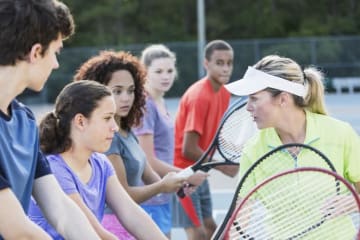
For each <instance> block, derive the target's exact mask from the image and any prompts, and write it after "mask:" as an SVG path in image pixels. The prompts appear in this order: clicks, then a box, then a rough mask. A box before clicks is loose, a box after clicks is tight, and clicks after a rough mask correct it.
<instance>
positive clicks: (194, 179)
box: [186, 170, 209, 186]
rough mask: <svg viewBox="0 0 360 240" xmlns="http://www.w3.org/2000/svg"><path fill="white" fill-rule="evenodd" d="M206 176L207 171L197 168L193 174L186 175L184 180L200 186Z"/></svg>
mask: <svg viewBox="0 0 360 240" xmlns="http://www.w3.org/2000/svg"><path fill="white" fill-rule="evenodd" d="M208 176H209V174H208V173H206V172H204V171H201V170H198V171H196V172H195V173H194V174H193V175H191V176H190V177H188V178H187V180H186V181H187V182H188V183H190V184H191V185H193V186H200V185H201V184H202V183H203V182H204V181H205V179H206V178H207V177H208Z"/></svg>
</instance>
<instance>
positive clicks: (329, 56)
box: [21, 36, 360, 102]
mask: <svg viewBox="0 0 360 240" xmlns="http://www.w3.org/2000/svg"><path fill="white" fill-rule="evenodd" d="M228 42H229V43H230V44H231V45H232V47H233V48H234V52H235V59H234V72H233V75H232V79H231V81H232V80H234V79H238V78H241V77H242V75H243V73H244V72H245V70H246V68H247V66H249V65H253V64H254V63H255V62H256V61H257V60H259V59H260V58H262V57H263V56H265V55H268V54H278V55H281V56H286V57H290V58H293V59H295V60H296V61H297V62H299V63H300V64H301V65H302V66H308V65H316V66H317V67H319V68H321V69H322V70H323V71H324V73H325V75H326V82H325V84H326V88H327V91H329V92H332V91H334V88H333V84H332V81H331V80H332V79H333V78H335V77H337V78H338V77H360V47H359V46H360V36H342V37H311V38H286V39H254V40H228ZM165 44H166V45H167V46H168V47H169V48H170V49H171V50H172V51H174V52H175V53H176V56H177V68H178V72H179V74H178V79H177V81H176V82H175V84H174V86H173V88H172V89H171V90H170V91H169V93H168V94H167V97H179V96H181V95H182V94H183V93H184V91H185V90H186V89H187V88H188V87H189V86H190V85H191V84H192V83H194V82H195V81H197V80H198V78H199V77H198V66H197V64H198V58H197V53H198V51H197V42H172V43H165ZM147 45H148V44H136V45H135V44H134V45H126V46H111V47H110V46H103V47H78V48H65V49H63V51H62V53H61V54H60V56H59V63H60V68H59V69H58V70H56V71H54V72H53V73H52V75H51V76H50V79H49V81H48V82H47V84H46V86H45V89H44V90H43V91H42V92H41V93H40V94H35V95H34V94H33V93H30V92H28V91H26V92H25V93H24V94H23V95H22V96H21V97H22V98H24V99H25V100H26V98H27V97H29V96H32V97H34V96H35V100H37V101H39V102H40V101H46V102H53V101H54V99H55V97H56V96H57V94H58V92H59V91H60V90H61V89H62V87H63V86H64V85H65V84H66V83H68V82H69V81H71V79H72V76H73V75H74V73H75V71H76V69H77V68H78V67H79V66H80V65H81V64H82V63H83V62H84V61H85V60H87V59H88V58H89V57H91V56H94V55H96V54H98V52H99V51H101V50H116V51H118V50H124V51H130V52H131V53H132V54H134V55H136V56H139V55H140V52H141V50H142V49H143V48H144V47H146V46H147ZM359 81H360V80H359ZM359 85H360V83H359ZM355 92H360V89H359V87H355ZM33 99H34V98H33Z"/></svg>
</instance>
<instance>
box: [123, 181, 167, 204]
mask: <svg viewBox="0 0 360 240" xmlns="http://www.w3.org/2000/svg"><path fill="white" fill-rule="evenodd" d="M126 190H127V192H128V194H129V195H130V197H131V198H132V199H133V200H134V201H135V202H136V203H138V204H140V203H143V202H145V201H146V200H149V199H150V198H152V197H153V196H155V195H157V194H159V193H161V190H162V183H161V182H160V181H158V182H155V183H153V184H149V185H144V186H138V187H128V188H127V189H126Z"/></svg>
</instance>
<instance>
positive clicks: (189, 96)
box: [174, 78, 230, 168]
mask: <svg viewBox="0 0 360 240" xmlns="http://www.w3.org/2000/svg"><path fill="white" fill-rule="evenodd" d="M229 102H230V93H229V92H228V91H227V90H226V89H225V87H224V86H222V87H221V88H220V89H219V90H218V91H217V92H215V91H214V89H213V87H212V86H211V83H210V80H209V79H207V78H203V79H201V80H199V81H197V82H196V83H194V84H193V85H191V86H190V87H189V89H188V90H187V91H186V92H185V93H184V95H183V96H182V98H181V100H180V104H179V109H178V112H177V114H176V120H175V159H174V165H175V166H177V167H180V168H186V167H188V166H190V165H192V164H193V163H194V161H193V160H190V159H187V158H185V157H184V156H183V155H182V153H181V152H182V146H183V140H184V133H185V132H190V131H195V132H197V133H198V134H199V135H200V138H199V146H200V148H201V149H202V150H203V151H205V150H206V149H207V148H208V146H209V145H210V143H211V141H212V140H213V137H214V135H215V133H216V130H217V128H218V126H219V123H220V121H221V118H222V117H223V115H224V113H225V111H226V110H227V108H228V106H229Z"/></svg>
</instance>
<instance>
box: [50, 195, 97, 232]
mask: <svg viewBox="0 0 360 240" xmlns="http://www.w3.org/2000/svg"><path fill="white" fill-rule="evenodd" d="M61 206H62V209H59V210H60V212H59V214H57V217H56V218H55V219H53V217H50V219H51V220H50V222H51V223H52V224H53V226H54V227H55V229H56V230H57V231H58V232H59V233H60V234H61V235H62V236H64V238H65V239H100V238H99V237H98V235H97V234H96V232H95V230H94V229H93V228H92V227H91V225H90V223H89V221H88V220H87V218H86V216H85V214H84V213H83V212H82V211H81V210H80V208H79V207H77V206H76V205H75V203H74V202H72V201H71V200H70V198H68V199H64V200H63V204H62V205H61Z"/></svg>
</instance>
